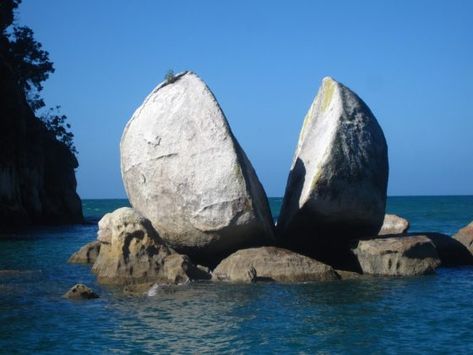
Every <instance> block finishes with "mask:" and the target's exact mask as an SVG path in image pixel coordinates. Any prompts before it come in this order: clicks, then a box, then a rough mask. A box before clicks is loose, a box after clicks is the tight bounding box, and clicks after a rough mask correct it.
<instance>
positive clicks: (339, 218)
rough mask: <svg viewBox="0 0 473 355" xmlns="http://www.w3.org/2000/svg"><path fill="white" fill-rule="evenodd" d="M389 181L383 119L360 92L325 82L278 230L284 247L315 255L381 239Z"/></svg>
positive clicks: (298, 154) (296, 158)
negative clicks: (326, 247)
mask: <svg viewBox="0 0 473 355" xmlns="http://www.w3.org/2000/svg"><path fill="white" fill-rule="evenodd" d="M387 181H388V155H387V145H386V140H385V138H384V134H383V131H382V129H381V127H380V126H379V124H378V122H377V120H376V118H375V117H374V115H373V114H372V112H371V111H370V109H369V108H368V106H367V105H366V104H365V103H364V102H363V101H362V100H361V99H360V98H359V97H358V96H357V95H356V94H355V93H354V92H352V91H351V90H350V89H348V88H347V87H345V86H344V85H342V84H340V83H338V82H336V81H335V80H333V79H332V78H329V77H327V78H324V80H323V83H322V87H321V88H320V90H319V92H318V94H317V97H316V98H315V100H314V102H313V103H312V106H311V107H310V109H309V111H308V113H307V115H306V117H305V119H304V124H303V127H302V130H301V133H300V136H299V142H298V144H297V148H296V152H295V155H294V159H293V162H292V166H291V171H290V174H289V178H288V183H287V186H286V192H285V195H284V201H283V204H282V208H281V213H280V217H279V220H278V224H277V227H278V232H279V235H280V237H281V238H282V240H283V243H284V245H286V246H287V247H289V248H291V249H295V250H299V251H303V252H304V253H309V254H311V255H312V254H314V253H315V254H317V250H318V249H319V244H320V243H335V244H339V243H340V242H342V241H343V242H345V241H348V240H349V239H353V238H360V237H363V236H366V235H376V234H377V233H378V231H379V230H380V228H381V225H382V223H383V218H384V210H385V204H386V189H387ZM315 256H316V257H318V255H315Z"/></svg>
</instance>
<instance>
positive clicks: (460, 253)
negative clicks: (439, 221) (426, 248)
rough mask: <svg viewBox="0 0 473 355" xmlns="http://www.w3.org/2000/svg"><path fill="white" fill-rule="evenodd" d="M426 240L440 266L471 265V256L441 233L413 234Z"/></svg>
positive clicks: (466, 250) (454, 240)
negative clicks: (432, 248) (432, 245)
mask: <svg viewBox="0 0 473 355" xmlns="http://www.w3.org/2000/svg"><path fill="white" fill-rule="evenodd" d="M411 235H423V236H425V237H426V238H428V239H429V240H430V241H431V242H432V243H433V244H434V246H435V249H437V253H438V255H439V258H440V260H441V262H442V266H461V265H473V255H472V254H471V253H470V251H469V250H468V248H467V247H466V246H465V245H463V244H462V243H461V242H459V241H458V240H456V239H454V238H452V237H450V236H449V235H445V234H442V233H432V232H429V233H415V234H411Z"/></svg>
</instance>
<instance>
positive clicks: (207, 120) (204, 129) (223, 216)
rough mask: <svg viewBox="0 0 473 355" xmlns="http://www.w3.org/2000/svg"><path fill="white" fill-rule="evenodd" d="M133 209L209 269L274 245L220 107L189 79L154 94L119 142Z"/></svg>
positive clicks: (264, 207) (263, 202) (267, 216)
mask: <svg viewBox="0 0 473 355" xmlns="http://www.w3.org/2000/svg"><path fill="white" fill-rule="evenodd" d="M120 152H121V171H122V177H123V181H124V184H125V188H126V191H127V195H128V198H129V200H130V202H131V204H132V206H133V207H134V208H135V209H136V210H138V211H139V212H141V213H142V214H143V215H144V216H146V217H147V218H148V219H149V220H151V222H152V223H153V225H154V227H155V228H156V230H157V231H158V232H159V234H160V236H161V237H162V238H163V239H164V240H165V241H166V242H167V243H168V244H169V245H170V246H171V247H172V248H174V249H176V251H178V252H181V253H185V254H187V255H189V256H190V257H191V258H192V259H193V260H194V261H197V262H202V263H204V264H207V265H208V264H209V263H210V264H211V263H213V262H214V263H215V262H218V261H219V260H220V259H221V258H222V257H224V256H225V255H228V254H229V253H231V252H232V251H235V250H238V249H240V248H243V247H248V246H255V245H261V244H264V243H266V242H267V241H268V240H271V239H272V238H273V222H272V218H271V213H270V210H269V206H268V201H267V198H266V194H265V192H264V190H263V187H262V186H261V184H260V182H259V180H258V178H257V176H256V173H255V171H254V170H253V167H252V166H251V163H250V162H249V160H248V158H247V157H246V155H245V153H244V151H243V149H242V148H241V147H240V145H239V144H238V142H237V140H236V139H235V137H234V135H233V133H232V131H231V129H230V127H229V125H228V122H227V120H226V118H225V115H224V113H223V112H222V110H221V108H220V106H219V104H218V102H217V100H216V99H215V97H214V95H213V94H212V92H211V91H210V89H209V88H208V87H207V86H206V85H205V83H204V82H203V81H202V80H201V79H200V78H199V77H198V76H197V75H195V74H193V73H191V72H184V73H182V74H179V75H177V76H176V77H175V80H174V81H173V82H164V83H162V84H160V85H159V86H158V87H157V88H156V89H154V90H153V91H152V92H151V94H150V95H149V96H148V97H147V98H146V99H145V101H144V103H143V104H142V105H141V106H140V107H139V108H138V109H137V110H136V112H135V113H134V115H133V117H132V118H131V119H130V121H129V122H128V124H127V125H126V127H125V130H124V132H123V136H122V140H121V143H120Z"/></svg>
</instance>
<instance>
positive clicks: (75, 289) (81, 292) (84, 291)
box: [63, 284, 99, 300]
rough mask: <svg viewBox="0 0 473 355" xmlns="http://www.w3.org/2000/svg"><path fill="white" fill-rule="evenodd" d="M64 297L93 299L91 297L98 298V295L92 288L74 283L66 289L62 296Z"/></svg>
mask: <svg viewBox="0 0 473 355" xmlns="http://www.w3.org/2000/svg"><path fill="white" fill-rule="evenodd" d="M63 297H65V298H69V299H75V300H79V299H87V300H88V299H93V298H99V295H97V294H96V293H95V292H94V291H93V290H92V289H90V288H89V287H87V286H86V285H84V284H76V285H74V286H72V288H71V289H70V290H69V291H67V292H66V293H65V294H64V296H63Z"/></svg>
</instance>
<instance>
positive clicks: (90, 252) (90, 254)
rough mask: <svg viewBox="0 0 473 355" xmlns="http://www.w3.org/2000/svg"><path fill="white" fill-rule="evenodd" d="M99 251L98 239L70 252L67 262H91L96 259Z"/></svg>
mask: <svg viewBox="0 0 473 355" xmlns="http://www.w3.org/2000/svg"><path fill="white" fill-rule="evenodd" d="M99 253H100V241H99V240H94V241H92V242H90V243H87V244H86V245H84V246H83V247H82V248H80V249H79V250H78V251H76V252H75V253H74V254H72V255H71V257H70V258H69V260H68V262H69V263H72V264H93V263H95V260H97V257H98V255H99Z"/></svg>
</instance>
